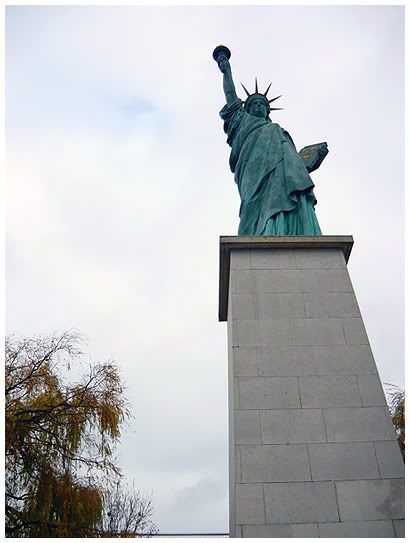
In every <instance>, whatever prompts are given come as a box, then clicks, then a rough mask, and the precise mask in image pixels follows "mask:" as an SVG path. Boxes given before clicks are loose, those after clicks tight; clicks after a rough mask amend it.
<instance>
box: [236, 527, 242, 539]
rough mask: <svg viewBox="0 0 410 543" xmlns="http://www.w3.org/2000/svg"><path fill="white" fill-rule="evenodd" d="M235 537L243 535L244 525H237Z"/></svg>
mask: <svg viewBox="0 0 410 543" xmlns="http://www.w3.org/2000/svg"><path fill="white" fill-rule="evenodd" d="M235 537H242V526H235Z"/></svg>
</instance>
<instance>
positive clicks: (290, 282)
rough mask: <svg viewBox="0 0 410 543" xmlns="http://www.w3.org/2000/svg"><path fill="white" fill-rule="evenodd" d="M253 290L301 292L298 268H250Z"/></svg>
mask: <svg viewBox="0 0 410 543" xmlns="http://www.w3.org/2000/svg"><path fill="white" fill-rule="evenodd" d="M252 273H253V274H254V292H260V293H261V292H294V293H301V292H302V283H301V280H300V271H299V270H252Z"/></svg>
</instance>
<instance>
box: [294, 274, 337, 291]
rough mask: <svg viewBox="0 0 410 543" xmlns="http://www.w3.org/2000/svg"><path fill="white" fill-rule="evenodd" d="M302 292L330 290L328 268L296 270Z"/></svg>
mask: <svg viewBox="0 0 410 543" xmlns="http://www.w3.org/2000/svg"><path fill="white" fill-rule="evenodd" d="M298 272H299V273H300V278H301V284H302V292H330V289H331V283H330V277H329V270H298Z"/></svg>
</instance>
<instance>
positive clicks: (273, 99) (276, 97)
mask: <svg viewBox="0 0 410 543" xmlns="http://www.w3.org/2000/svg"><path fill="white" fill-rule="evenodd" d="M282 96H283V94H280V95H279V96H275V98H272V100H268V102H269V103H271V102H274V101H275V100H277V99H278V98H281V97H282Z"/></svg>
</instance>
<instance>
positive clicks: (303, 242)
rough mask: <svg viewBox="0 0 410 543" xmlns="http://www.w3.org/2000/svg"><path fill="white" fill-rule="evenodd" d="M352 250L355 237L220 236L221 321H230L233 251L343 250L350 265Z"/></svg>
mask: <svg viewBox="0 0 410 543" xmlns="http://www.w3.org/2000/svg"><path fill="white" fill-rule="evenodd" d="M352 246H353V237H352V236H221V237H220V243H219V320H220V321H226V320H227V313H228V291H229V268H230V260H231V250H232V249H235V250H237V249H245V250H249V249H340V250H341V251H342V253H343V255H344V257H345V260H346V263H347V262H348V260H349V256H350V253H351V250H352Z"/></svg>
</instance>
